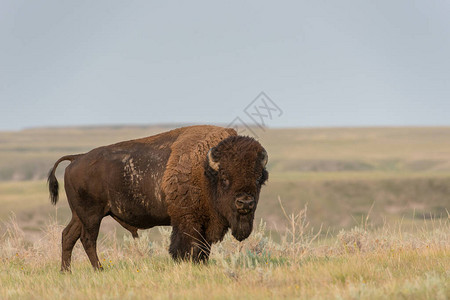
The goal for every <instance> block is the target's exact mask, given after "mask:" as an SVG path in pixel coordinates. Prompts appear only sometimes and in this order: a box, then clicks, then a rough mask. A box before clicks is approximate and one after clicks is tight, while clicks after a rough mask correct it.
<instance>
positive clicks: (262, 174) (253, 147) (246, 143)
mask: <svg viewBox="0 0 450 300" xmlns="http://www.w3.org/2000/svg"><path fill="white" fill-rule="evenodd" d="M267 160H268V156H267V152H266V150H264V148H263V147H262V146H261V144H259V143H258V142H257V141H256V140H254V139H253V138H250V137H243V136H232V137H229V138H227V139H225V140H223V141H222V142H220V143H219V144H218V145H217V146H216V147H213V148H211V149H210V150H209V152H208V154H207V157H206V161H205V174H206V176H207V178H208V179H209V183H210V190H211V201H212V205H213V207H214V209H215V210H216V212H217V213H218V214H219V215H221V216H222V217H223V218H224V219H225V220H226V221H227V223H228V224H229V226H230V227H231V233H232V234H233V236H234V237H235V238H236V239H237V240H239V241H242V240H244V239H245V238H247V237H248V236H249V235H250V233H251V232H252V228H253V218H254V216H255V209H256V206H257V205H258V200H259V193H260V191H261V186H262V185H263V184H264V183H265V182H266V180H267V178H268V172H267V170H266V168H265V167H266V164H267Z"/></svg>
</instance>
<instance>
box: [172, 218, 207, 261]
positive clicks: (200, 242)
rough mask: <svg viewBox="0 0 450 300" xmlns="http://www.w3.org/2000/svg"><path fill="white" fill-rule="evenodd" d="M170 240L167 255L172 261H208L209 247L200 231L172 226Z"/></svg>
mask: <svg viewBox="0 0 450 300" xmlns="http://www.w3.org/2000/svg"><path fill="white" fill-rule="evenodd" d="M170 240H171V242H170V248H169V253H170V254H171V255H172V258H173V259H174V260H192V261H193V262H196V263H198V262H207V261H208V258H209V253H210V250H211V245H210V244H209V243H208V242H207V241H206V240H205V238H204V234H203V232H201V231H200V230H198V229H196V228H194V227H192V228H189V229H181V227H179V226H174V227H173V229H172V235H171V237H170Z"/></svg>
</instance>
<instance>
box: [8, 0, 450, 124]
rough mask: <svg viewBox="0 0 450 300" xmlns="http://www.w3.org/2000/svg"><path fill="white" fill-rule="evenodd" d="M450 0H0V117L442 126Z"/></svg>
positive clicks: (449, 94) (21, 120)
mask: <svg viewBox="0 0 450 300" xmlns="http://www.w3.org/2000/svg"><path fill="white" fill-rule="evenodd" d="M449 16H450V1H443V0H441V1H432V0H424V1H413V0H407V1H393V0H387V1H379V0H377V1H375V0H374V1H361V0H355V1H343V0H342V1H316V0H314V1H270V2H268V1H261V0H258V1H220V2H219V1H111V0H108V1H79V0H77V1H61V0H56V1H21V0H12V1H5V0H0V103H1V115H0V130H9V129H20V128H26V127H36V126H60V125H64V126H66V125H96V124H153V123H160V122H164V123H169V122H177V123H179V122H195V123H215V122H216V123H228V122H230V121H232V120H233V119H234V118H235V117H238V116H239V117H241V118H242V119H243V120H244V121H245V122H247V121H248V120H249V119H248V117H247V116H246V115H245V113H244V112H243V110H244V108H245V107H246V106H247V105H248V104H249V103H250V102H251V101H252V100H253V99H254V98H255V97H256V96H257V95H258V94H259V92H261V91H265V92H266V93H267V95H268V96H269V97H271V98H272V100H273V101H274V102H275V103H276V104H277V105H278V106H279V108H280V109H281V110H282V111H283V114H282V115H281V116H280V117H277V116H274V118H273V120H268V122H267V123H268V125H269V126H273V127H280V126H283V127H286V126H289V127H293V126H308V127H310V126H367V125H369V126H370V125H450V17H449Z"/></svg>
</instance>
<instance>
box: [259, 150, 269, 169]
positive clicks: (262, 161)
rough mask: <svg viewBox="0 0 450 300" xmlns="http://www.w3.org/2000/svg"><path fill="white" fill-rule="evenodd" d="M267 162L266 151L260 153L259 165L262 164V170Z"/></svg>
mask: <svg viewBox="0 0 450 300" xmlns="http://www.w3.org/2000/svg"><path fill="white" fill-rule="evenodd" d="M268 160H269V156H268V155H267V152H266V150H263V152H262V159H261V164H262V166H263V168H265V167H266V165H267V161H268Z"/></svg>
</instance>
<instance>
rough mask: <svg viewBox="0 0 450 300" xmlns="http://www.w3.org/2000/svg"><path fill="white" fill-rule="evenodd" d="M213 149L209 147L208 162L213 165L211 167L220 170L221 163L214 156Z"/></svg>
mask: <svg viewBox="0 0 450 300" xmlns="http://www.w3.org/2000/svg"><path fill="white" fill-rule="evenodd" d="M211 150H212V148H211V149H209V151H208V164H209V166H210V167H211V169H213V170H214V171H219V165H220V163H219V162H217V161H214V158H213V157H212V154H211Z"/></svg>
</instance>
